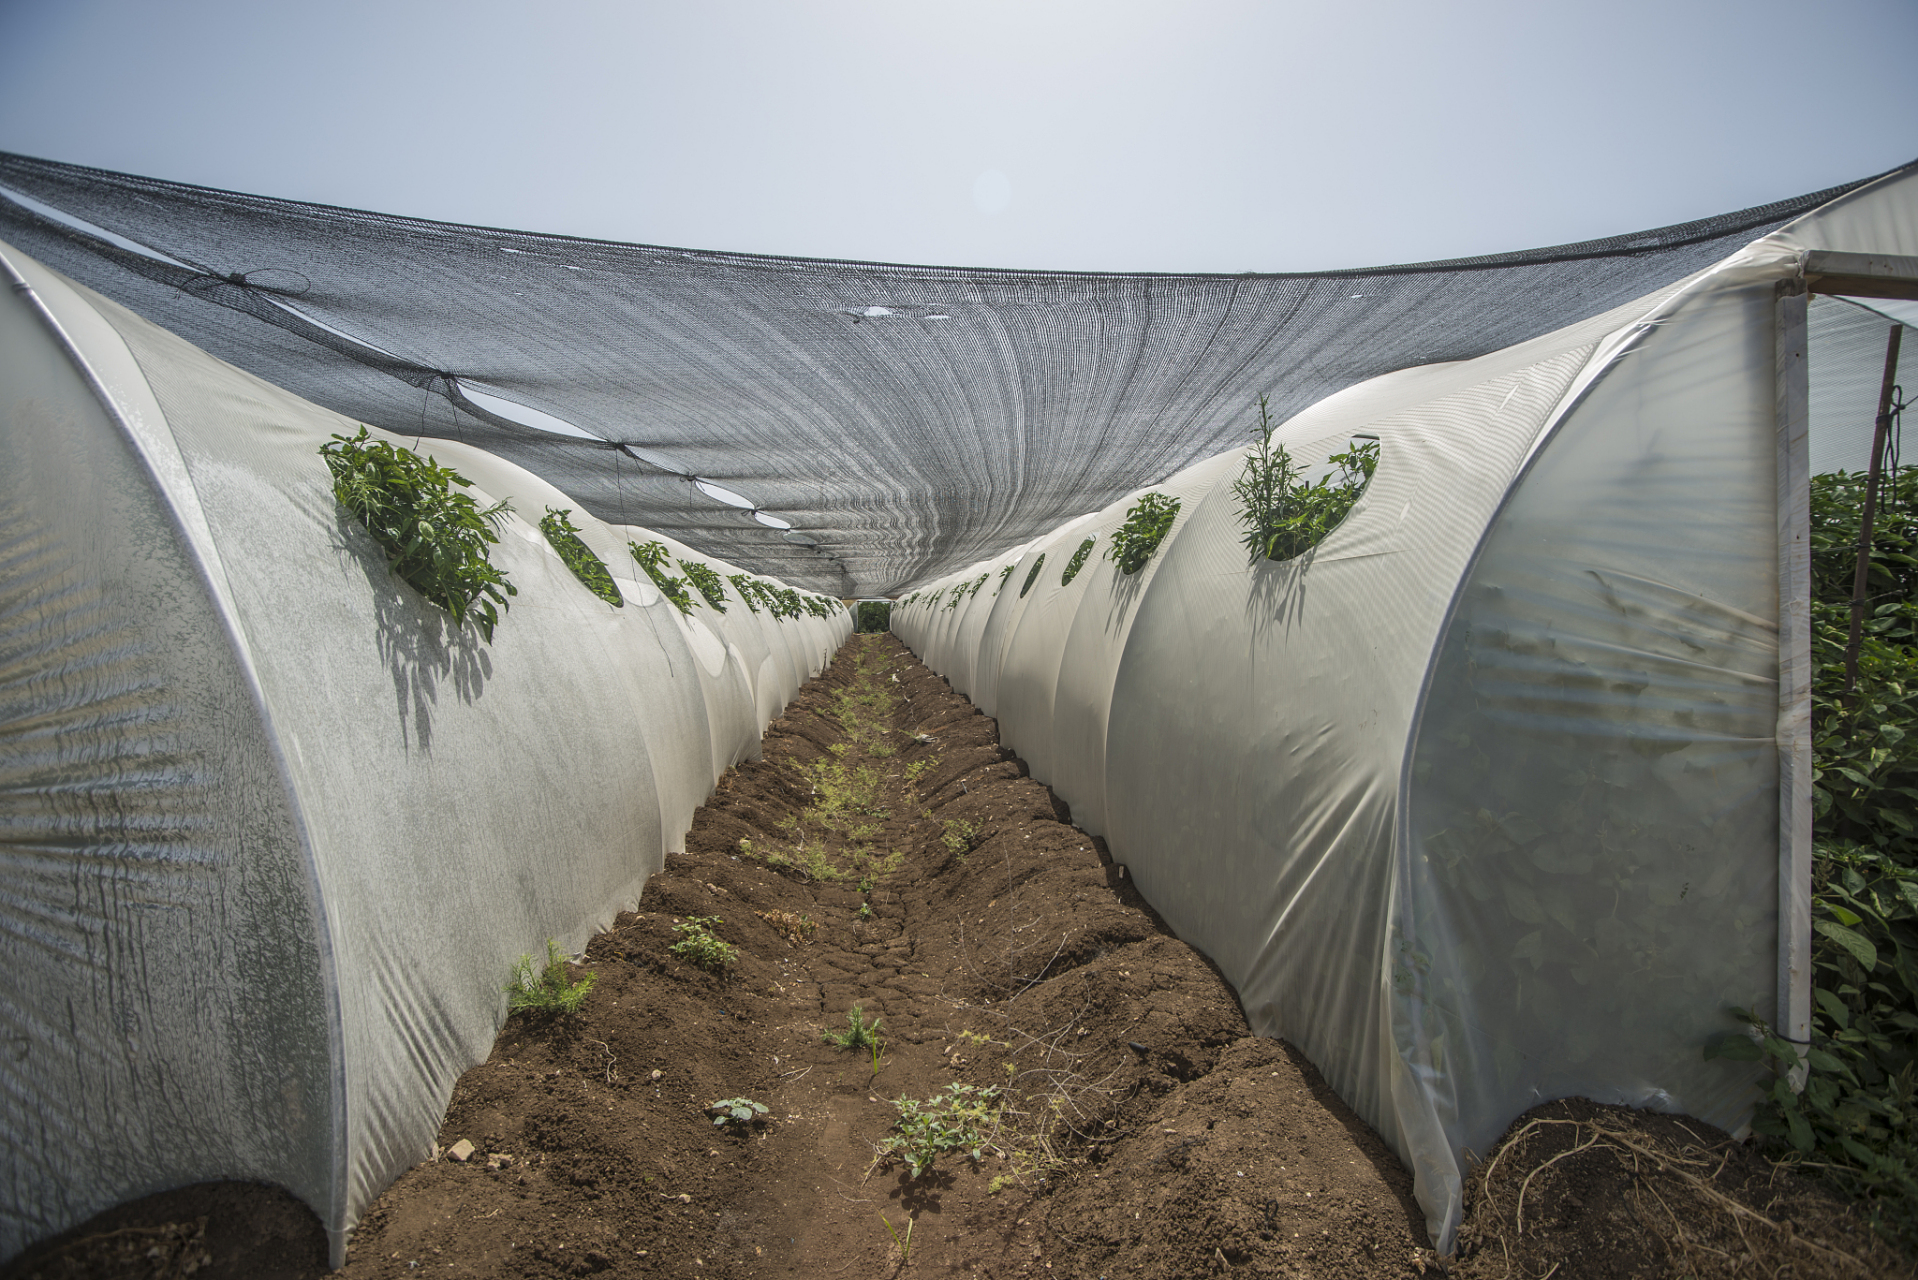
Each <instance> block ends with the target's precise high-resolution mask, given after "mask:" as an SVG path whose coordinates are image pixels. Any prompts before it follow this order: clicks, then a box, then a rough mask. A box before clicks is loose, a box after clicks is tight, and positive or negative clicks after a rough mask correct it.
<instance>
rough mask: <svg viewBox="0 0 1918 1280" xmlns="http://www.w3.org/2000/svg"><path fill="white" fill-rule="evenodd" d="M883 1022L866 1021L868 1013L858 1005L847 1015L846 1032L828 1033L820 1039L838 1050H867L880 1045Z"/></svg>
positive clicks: (875, 1020) (877, 1019)
mask: <svg viewBox="0 0 1918 1280" xmlns="http://www.w3.org/2000/svg"><path fill="white" fill-rule="evenodd" d="M881 1022H882V1020H881V1019H879V1018H874V1019H873V1020H872V1021H871V1022H868V1021H866V1011H865V1010H864V1009H862V1008H860V1007H859V1006H858V1005H854V1006H853V1007H852V1011H851V1012H850V1013H848V1014H847V1015H846V1023H847V1027H846V1030H844V1031H828V1032H826V1033H825V1034H823V1035H822V1036H820V1039H822V1040H824V1041H825V1042H826V1043H827V1044H829V1045H832V1046H833V1047H834V1048H838V1049H865V1048H870V1047H871V1046H873V1045H876V1044H878V1043H879V1032H880V1030H881Z"/></svg>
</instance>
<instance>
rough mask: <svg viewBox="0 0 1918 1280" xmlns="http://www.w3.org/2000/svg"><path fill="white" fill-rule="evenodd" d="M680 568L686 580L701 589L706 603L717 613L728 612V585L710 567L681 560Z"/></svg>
mask: <svg viewBox="0 0 1918 1280" xmlns="http://www.w3.org/2000/svg"><path fill="white" fill-rule="evenodd" d="M679 567H680V570H681V572H683V573H684V574H685V575H686V580H687V581H688V582H690V583H692V584H693V586H695V587H697V588H698V589H699V594H700V595H702V596H704V597H706V603H707V604H708V605H711V606H712V608H713V611H714V612H715V613H724V612H726V584H725V583H724V582H722V581H721V580H720V577H719V575H718V574H717V573H715V572H713V569H712V567H711V566H710V565H705V564H701V563H700V562H699V561H697V560H681V561H680V562H679Z"/></svg>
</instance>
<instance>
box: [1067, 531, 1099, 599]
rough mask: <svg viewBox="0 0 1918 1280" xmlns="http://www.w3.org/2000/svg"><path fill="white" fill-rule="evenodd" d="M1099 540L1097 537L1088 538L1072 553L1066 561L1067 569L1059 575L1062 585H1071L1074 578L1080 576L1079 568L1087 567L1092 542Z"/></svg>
mask: <svg viewBox="0 0 1918 1280" xmlns="http://www.w3.org/2000/svg"><path fill="white" fill-rule="evenodd" d="M1097 541H1098V539H1097V538H1087V539H1086V540H1085V541H1084V542H1081V543H1080V544H1079V549H1078V550H1077V551H1075V552H1073V553H1072V559H1070V560H1068V561H1066V571H1065V572H1064V573H1062V574H1060V575H1059V585H1060V586H1062V587H1065V586H1070V585H1071V584H1072V580H1073V579H1074V578H1076V577H1078V576H1079V570H1081V569H1083V568H1085V564H1086V557H1087V556H1089V555H1091V554H1092V544H1093V543H1095V542H1097Z"/></svg>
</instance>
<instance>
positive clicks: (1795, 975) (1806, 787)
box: [1772, 281, 1812, 1089]
mask: <svg viewBox="0 0 1918 1280" xmlns="http://www.w3.org/2000/svg"><path fill="white" fill-rule="evenodd" d="M1806 302H1807V298H1806V294H1805V289H1804V286H1803V285H1802V284H1801V283H1800V282H1798V281H1788V282H1786V283H1785V284H1783V285H1781V286H1780V289H1779V297H1778V320H1777V339H1776V341H1777V360H1776V364H1775V375H1776V379H1777V381H1776V394H1777V403H1778V491H1777V492H1778V1006H1777V1008H1776V1010H1775V1011H1774V1013H1773V1015H1772V1028H1773V1030H1775V1031H1776V1032H1777V1033H1778V1035H1779V1036H1780V1037H1782V1038H1783V1039H1785V1040H1787V1041H1790V1042H1791V1043H1792V1044H1794V1045H1798V1046H1800V1051H1801V1053H1802V1052H1803V1049H1804V1048H1808V1047H1809V1046H1810V1043H1811V861H1812V857H1811V855H1812V832H1811V774H1812V751H1811V682H1812V664H1811V514H1810V513H1811V425H1810V423H1811V394H1810V385H1811V384H1810V379H1809V374H1808V371H1807V369H1806V361H1805V357H1806ZM1791 1083H1792V1087H1793V1088H1794V1089H1798V1088H1803V1087H1804V1083H1805V1067H1804V1065H1803V1063H1801V1064H1800V1065H1799V1066H1798V1068H1797V1069H1796V1070H1794V1071H1793V1072H1792V1073H1791Z"/></svg>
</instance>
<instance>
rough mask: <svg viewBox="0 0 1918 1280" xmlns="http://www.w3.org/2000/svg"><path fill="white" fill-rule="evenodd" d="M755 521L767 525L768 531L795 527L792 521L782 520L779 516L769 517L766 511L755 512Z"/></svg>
mask: <svg viewBox="0 0 1918 1280" xmlns="http://www.w3.org/2000/svg"><path fill="white" fill-rule="evenodd" d="M753 519H755V520H757V521H759V523H761V524H763V525H765V526H766V527H767V528H768V529H790V528H792V527H793V522H792V521H790V520H781V519H780V518H779V517H778V516H769V515H767V514H766V513H765V512H764V511H755V512H753Z"/></svg>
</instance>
